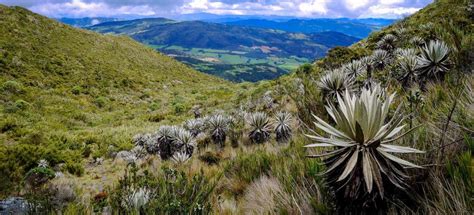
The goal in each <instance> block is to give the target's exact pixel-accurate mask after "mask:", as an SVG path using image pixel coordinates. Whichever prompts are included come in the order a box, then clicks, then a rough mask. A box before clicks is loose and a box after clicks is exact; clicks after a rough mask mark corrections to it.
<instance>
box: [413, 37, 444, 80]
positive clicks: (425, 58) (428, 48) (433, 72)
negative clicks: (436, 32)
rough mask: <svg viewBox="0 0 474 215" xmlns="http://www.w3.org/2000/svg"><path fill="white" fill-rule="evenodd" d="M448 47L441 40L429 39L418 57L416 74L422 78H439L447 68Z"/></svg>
mask: <svg viewBox="0 0 474 215" xmlns="http://www.w3.org/2000/svg"><path fill="white" fill-rule="evenodd" d="M449 52H450V50H449V47H448V45H446V43H444V42H443V41H438V40H436V41H430V42H429V43H428V44H426V45H425V46H424V47H423V48H422V49H421V56H419V57H418V66H417V71H418V75H419V76H420V77H422V78H424V79H429V78H436V79H438V78H441V77H442V76H443V75H444V73H445V72H447V71H448V70H449V65H450V63H449Z"/></svg>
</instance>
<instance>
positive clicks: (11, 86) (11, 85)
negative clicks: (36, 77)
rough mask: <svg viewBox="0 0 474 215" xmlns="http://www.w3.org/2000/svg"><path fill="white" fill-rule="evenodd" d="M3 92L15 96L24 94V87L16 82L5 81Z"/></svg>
mask: <svg viewBox="0 0 474 215" xmlns="http://www.w3.org/2000/svg"><path fill="white" fill-rule="evenodd" d="M2 90H3V91H4V92H9V93H13V94H19V93H23V92H24V90H23V86H22V85H21V84H20V83H18V82H16V81H5V82H4V83H3V84H2Z"/></svg>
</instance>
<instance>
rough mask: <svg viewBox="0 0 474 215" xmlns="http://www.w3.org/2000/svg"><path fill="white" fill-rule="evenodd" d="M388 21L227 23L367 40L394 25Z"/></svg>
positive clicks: (257, 21) (335, 20) (260, 20)
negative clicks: (328, 32)
mask: <svg viewBox="0 0 474 215" xmlns="http://www.w3.org/2000/svg"><path fill="white" fill-rule="evenodd" d="M393 22H394V20H388V19H346V18H341V19H291V20H285V21H274V20H266V19H246V20H239V21H231V22H225V24H228V25H237V26H246V27H257V28H270V29H277V30H283V31H288V32H300V33H316V32H325V31H337V32H340V33H344V34H347V35H350V36H354V37H358V38H365V37H367V36H368V35H369V34H370V33H371V32H372V31H375V30H380V29H381V28H383V27H384V26H387V25H389V24H391V23H393Z"/></svg>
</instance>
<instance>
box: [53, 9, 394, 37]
mask: <svg viewBox="0 0 474 215" xmlns="http://www.w3.org/2000/svg"><path fill="white" fill-rule="evenodd" d="M147 18H150V17H140V16H121V17H114V18H105V17H86V18H61V19H58V20H59V21H61V22H63V23H66V24H69V25H72V26H75V27H87V26H92V25H96V24H100V23H104V22H110V21H123V20H135V19H147ZM169 18H170V19H172V20H178V21H204V22H212V23H225V24H230V25H239V26H248V27H258V28H271V29H278V30H284V31H289V32H301V33H316V32H323V31H337V32H341V33H344V34H347V35H351V36H354V37H358V38H365V37H367V36H368V35H369V33H370V32H372V31H374V30H379V29H381V28H383V27H385V26H388V25H390V24H392V23H393V22H395V21H396V20H395V19H382V18H364V19H349V18H336V19H323V18H317V19H309V18H300V17H292V16H264V15H217V14H210V13H192V14H180V15H175V16H171V17H169Z"/></svg>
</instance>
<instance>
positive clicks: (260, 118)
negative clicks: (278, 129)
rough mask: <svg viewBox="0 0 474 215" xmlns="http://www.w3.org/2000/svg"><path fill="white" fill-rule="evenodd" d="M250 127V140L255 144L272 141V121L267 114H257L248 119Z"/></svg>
mask: <svg viewBox="0 0 474 215" xmlns="http://www.w3.org/2000/svg"><path fill="white" fill-rule="evenodd" d="M248 121H249V125H250V129H251V131H250V133H249V138H250V139H251V140H252V142H253V143H256V144H261V143H264V142H266V141H268V139H270V131H271V128H270V120H269V119H268V116H267V114H266V113H263V112H256V113H252V114H250V115H249V117H248Z"/></svg>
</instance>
